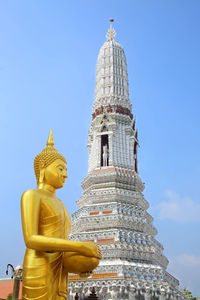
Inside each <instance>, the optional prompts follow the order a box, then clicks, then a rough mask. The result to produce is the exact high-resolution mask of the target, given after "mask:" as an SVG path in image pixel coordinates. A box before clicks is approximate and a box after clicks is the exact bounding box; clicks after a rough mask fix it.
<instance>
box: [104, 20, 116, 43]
mask: <svg viewBox="0 0 200 300" xmlns="http://www.w3.org/2000/svg"><path fill="white" fill-rule="evenodd" d="M113 22H114V19H110V28H109V30H108V32H107V34H106V38H107V40H108V41H112V40H114V37H115V36H116V32H115V30H114V29H113V28H112V23H113Z"/></svg>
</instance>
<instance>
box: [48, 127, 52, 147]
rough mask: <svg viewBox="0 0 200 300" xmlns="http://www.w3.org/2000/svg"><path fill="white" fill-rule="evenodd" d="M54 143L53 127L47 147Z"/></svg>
mask: <svg viewBox="0 0 200 300" xmlns="http://www.w3.org/2000/svg"><path fill="white" fill-rule="evenodd" d="M53 145H54V140H53V131H52V128H51V130H50V133H49V137H48V140H47V147H52V146H53Z"/></svg>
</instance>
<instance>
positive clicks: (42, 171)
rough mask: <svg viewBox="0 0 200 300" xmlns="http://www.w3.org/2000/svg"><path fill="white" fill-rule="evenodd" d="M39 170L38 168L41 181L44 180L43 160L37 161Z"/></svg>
mask: <svg viewBox="0 0 200 300" xmlns="http://www.w3.org/2000/svg"><path fill="white" fill-rule="evenodd" d="M39 170H40V176H39V183H43V182H44V171H45V169H44V162H43V161H40V162H39Z"/></svg>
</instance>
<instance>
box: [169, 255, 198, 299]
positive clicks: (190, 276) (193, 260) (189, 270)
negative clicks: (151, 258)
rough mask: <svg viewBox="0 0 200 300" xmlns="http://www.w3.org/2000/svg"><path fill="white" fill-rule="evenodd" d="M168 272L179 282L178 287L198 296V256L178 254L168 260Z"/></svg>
mask: <svg viewBox="0 0 200 300" xmlns="http://www.w3.org/2000/svg"><path fill="white" fill-rule="evenodd" d="M169 261H170V263H169V267H168V271H169V272H170V273H171V274H173V275H174V276H175V277H177V278H178V279H179V280H180V284H181V285H180V287H181V288H186V289H188V290H190V291H191V292H192V294H193V296H199V295H200V284H199V278H200V256H195V255H189V254H180V255H178V256H175V257H171V258H170V259H169Z"/></svg>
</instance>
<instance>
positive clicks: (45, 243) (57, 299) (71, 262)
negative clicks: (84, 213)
mask: <svg viewBox="0 0 200 300" xmlns="http://www.w3.org/2000/svg"><path fill="white" fill-rule="evenodd" d="M34 169H35V175H36V179H37V189H36V190H28V191H26V192H24V194H23V195H22V199H21V215H22V227H23V235H24V241H25V244H26V247H27V248H26V253H25V256H24V264H23V290H22V294H23V300H25V299H27V300H30V299H31V300H34V299H37V300H61V299H62V300H63V299H66V295H67V278H68V273H69V272H70V273H75V274H80V276H88V274H90V273H91V272H92V270H93V269H94V268H96V267H97V266H98V264H99V260H100V259H101V252H100V249H99V248H98V247H97V246H96V245H95V244H94V243H89V242H74V241H70V240H68V237H69V233H70V229H71V220H70V216H69V214H68V212H67V210H66V208H65V206H64V204H63V202H62V201H61V200H60V199H58V198H57V197H56V190H57V189H59V188H61V187H63V185H64V183H65V179H66V178H67V167H66V160H65V158H64V157H63V156H62V155H61V154H59V153H58V152H57V150H56V149H55V148H54V141H53V134H52V130H51V132H50V135H49V138H48V141H47V147H46V148H45V149H44V150H43V151H42V152H41V153H40V154H38V155H37V156H36V158H35V160H34Z"/></svg>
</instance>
